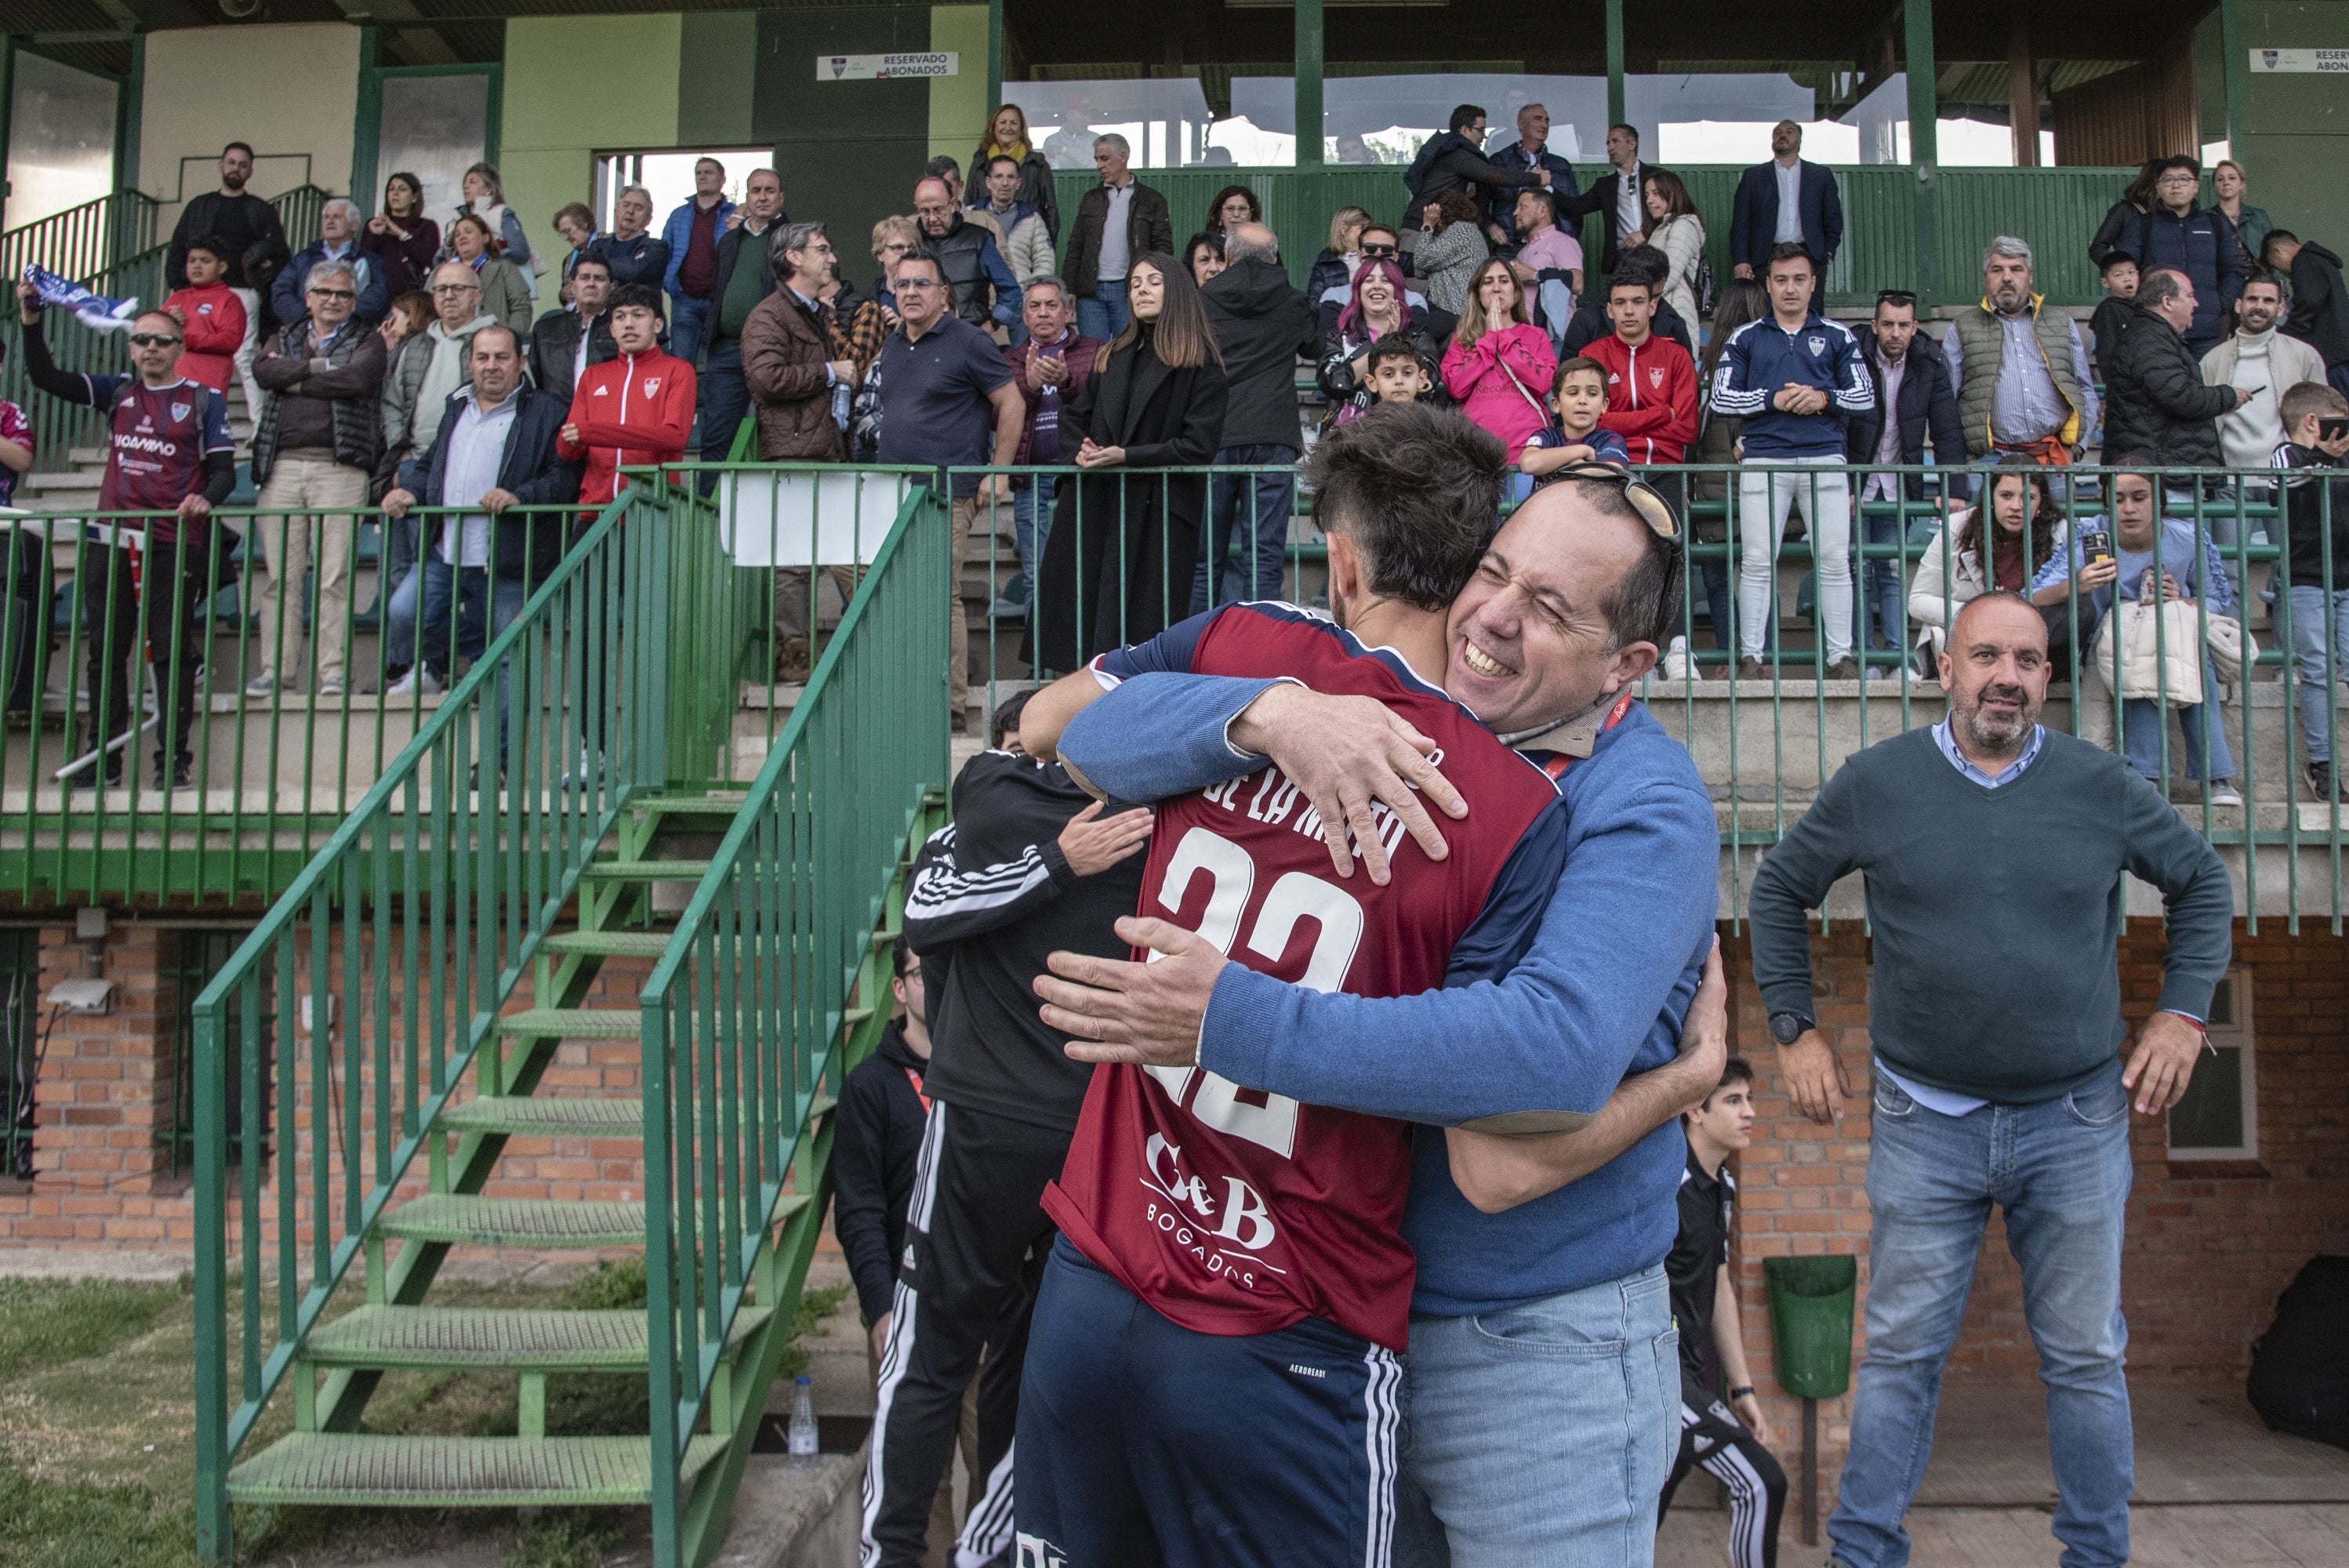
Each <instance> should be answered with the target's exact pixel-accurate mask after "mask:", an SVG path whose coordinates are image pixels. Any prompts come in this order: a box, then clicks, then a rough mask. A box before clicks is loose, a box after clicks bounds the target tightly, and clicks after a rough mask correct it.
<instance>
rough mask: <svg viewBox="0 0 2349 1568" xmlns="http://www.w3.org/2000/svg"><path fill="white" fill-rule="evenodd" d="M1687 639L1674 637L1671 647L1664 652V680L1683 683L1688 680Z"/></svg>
mask: <svg viewBox="0 0 2349 1568" xmlns="http://www.w3.org/2000/svg"><path fill="white" fill-rule="evenodd" d="M1688 674H1689V655H1688V639H1687V638H1686V637H1674V638H1673V639H1672V645H1671V647H1669V648H1666V649H1665V650H1664V678H1665V679H1666V680H1668V681H1684V680H1686V679H1688Z"/></svg>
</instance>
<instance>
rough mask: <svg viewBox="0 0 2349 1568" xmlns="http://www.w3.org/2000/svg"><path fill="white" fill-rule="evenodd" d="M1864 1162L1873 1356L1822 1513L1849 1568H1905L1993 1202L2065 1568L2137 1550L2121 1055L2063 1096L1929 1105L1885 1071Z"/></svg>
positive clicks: (1865, 1366) (2097, 1565)
mask: <svg viewBox="0 0 2349 1568" xmlns="http://www.w3.org/2000/svg"><path fill="white" fill-rule="evenodd" d="M1875 1110H1876V1114H1875V1126H1874V1133H1873V1138H1872V1141H1871V1143H1870V1145H1869V1149H1868V1208H1869V1210H1870V1211H1871V1212H1872V1213H1873V1216H1874V1219H1873V1227H1874V1229H1873V1234H1872V1235H1871V1236H1870V1237H1869V1240H1868V1359H1867V1360H1866V1361H1864V1362H1863V1363H1861V1365H1860V1368H1859V1374H1858V1377H1857V1379H1856V1380H1855V1382H1854V1386H1853V1394H1852V1411H1851V1452H1850V1456H1849V1457H1848V1458H1847V1459H1846V1460H1844V1466H1843V1498H1842V1501H1840V1502H1839V1503H1838V1504H1837V1507H1836V1511H1835V1516H1834V1517H1833V1518H1832V1519H1830V1520H1828V1521H1827V1539H1828V1541H1829V1542H1831V1543H1832V1544H1833V1546H1834V1549H1835V1550H1834V1556H1835V1559H1836V1561H1837V1562H1838V1563H1846V1564H1847V1565H1848V1568H1901V1564H1903V1563H1907V1562H1908V1561H1909V1532H1907V1531H1906V1530H1905V1529H1903V1528H1902V1527H1901V1517H1902V1515H1904V1514H1905V1513H1907V1512H1908V1510H1909V1501H1910V1500H1911V1499H1913V1498H1914V1497H1915V1496H1916V1495H1917V1487H1918V1484H1919V1483H1920V1481H1922V1480H1923V1479H1924V1476H1925V1462H1926V1460H1928V1459H1929V1458H1930V1457H1931V1452H1932V1446H1933V1416H1934V1412H1935V1409H1936V1408H1937V1407H1938V1406H1939V1404H1940V1391H1941V1372H1942V1368H1943V1367H1944V1366H1945V1365H1946V1364H1947V1363H1948V1360H1949V1355H1950V1348H1951V1346H1952V1345H1954V1344H1955V1343H1956V1342H1957V1337H1958V1325H1959V1323H1960V1321H1961V1319H1962V1318H1963V1317H1964V1316H1965V1311H1966V1294H1967V1292H1968V1290H1969V1289H1970V1288H1971V1286H1972V1284H1973V1278H1974V1267H1975V1262H1976V1258H1977V1255H1978V1254H1979V1253H1980V1252H1981V1251H1982V1229H1983V1226H1984V1225H1985V1223H1986V1222H1988V1220H1989V1218H1990V1211H1991V1205H1992V1204H1993V1203H1995V1204H1996V1205H1998V1206H1999V1208H2001V1209H2002V1210H2003V1211H2004V1212H2005V1214H2006V1240H2007V1247H2008V1249H2009V1250H2010V1251H2011V1252H2013V1253H2014V1258H2015V1261H2016V1262H2017V1263H2018V1264H2022V1266H2023V1319H2024V1321H2025V1322H2026V1323H2027V1324H2028V1325H2029V1326H2030V1328H2031V1338H2032V1342H2033V1344H2034V1345H2035V1346H2038V1350H2039V1380H2040V1381H2041V1382H2042V1383H2044V1384H2045V1385H2046V1387H2047V1439H2048V1441H2047V1446H2048V1449H2049V1450H2050V1452H2051V1453H2052V1455H2053V1456H2054V1470H2055V1491H2056V1493H2057V1495H2058V1496H2059V1497H2060V1499H2061V1500H2062V1501H2060V1502H2059V1503H2058V1505H2057V1507H2056V1510H2055V1518H2054V1531H2055V1538H2056V1539H2057V1540H2059V1541H2061V1542H2063V1543H2064V1554H2063V1556H2062V1558H2061V1560H2060V1561H2061V1562H2062V1564H2063V1568H2103V1565H2105V1564H2117V1563H2126V1562H2127V1561H2128V1554H2129V1550H2128V1501H2129V1489H2130V1487H2131V1485H2132V1484H2133V1483H2134V1481H2135V1479H2136V1472H2137V1458H2136V1448H2135V1443H2134V1439H2133V1438H2132V1436H2131V1434H2130V1431H2129V1400H2128V1383H2127V1378H2126V1377H2124V1376H2123V1373H2122V1361H2123V1352H2124V1351H2125V1350H2126V1349H2127V1345H2128V1328H2127V1325H2126V1324H2124V1323H2123V1322H2122V1321H2121V1233H2122V1228H2123V1216H2124V1211H2125V1210H2126V1209H2127V1204H2128V1193H2129V1181H2130V1178H2131V1175H2132V1170H2131V1166H2130V1163H2129V1144H2128V1140H2129V1107H2128V1096H2127V1093H2126V1092H2125V1091H2124V1090H2123V1089H2122V1088H2121V1067H2120V1063H2119V1062H2118V1061H2113V1062H2109V1063H2107V1064H2106V1065H2105V1066H2104V1067H2103V1068H2099V1069H2098V1070H2097V1073H2096V1076H2095V1078H2091V1079H2089V1080H2088V1082H2086V1083H2085V1084H2083V1085H2082V1086H2081V1087H2080V1088H2076V1089H2074V1090H2073V1091H2072V1092H2071V1093H2070V1094H2068V1095H2064V1096H2063V1097H2061V1098H2060V1099H2049V1100H2042V1101H2040V1102H2039V1103H2038V1104H2036V1105H1990V1106H1984V1107H1982V1109H1979V1110H1977V1111H1975V1112H1974V1113H1973V1114H1972V1115H1971V1116H1962V1117H1952V1116H1943V1115H1940V1113H1939V1112H1937V1111H1931V1110H1928V1109H1925V1108H1924V1107H1923V1106H1921V1105H1919V1104H1918V1103H1917V1102H1916V1101H1915V1100H1913V1099H1910V1098H1909V1096H1908V1095H1906V1094H1904V1093H1902V1092H1901V1091H1900V1090H1899V1088H1896V1087H1894V1085H1893V1084H1892V1083H1891V1081H1890V1080H1889V1079H1888V1078H1885V1077H1884V1075H1883V1074H1881V1073H1878V1075H1877V1080H1876V1108H1875Z"/></svg>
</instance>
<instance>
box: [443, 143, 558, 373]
mask: <svg viewBox="0 0 2349 1568" xmlns="http://www.w3.org/2000/svg"><path fill="white" fill-rule="evenodd" d="M462 190H463V191H464V197H465V199H464V200H463V201H460V202H458V203H457V216H458V217H460V218H468V217H473V218H479V219H481V226H482V227H483V228H484V229H486V230H488V231H489V232H490V233H491V234H492V235H493V236H495V238H496V240H497V242H498V243H497V253H498V254H500V255H502V256H503V257H504V258H505V259H506V260H507V261H510V262H512V263H513V264H514V265H515V267H516V268H518V269H519V270H520V271H521V273H522V275H523V281H524V282H525V283H527V284H529V285H530V291H531V297H532V298H533V299H536V298H537V297H538V274H539V273H543V272H544V271H546V263H544V262H543V261H541V260H540V259H539V257H538V255H537V254H536V253H534V252H533V251H532V250H531V248H530V235H529V234H528V233H527V232H524V230H523V224H522V219H521V218H520V217H519V216H517V215H516V214H515V212H514V210H513V209H512V208H511V207H509V206H507V205H506V192H505V186H504V185H503V184H502V182H501V181H499V179H498V168H497V165H496V164H494V163H476V164H474V165H473V166H472V167H471V169H468V170H465V179H464V182H463V186H462ZM492 314H495V313H494V312H493V313H492ZM529 325H530V323H529V321H528V319H527V318H525V319H524V321H523V325H522V326H520V327H517V328H515V336H516V337H517V338H519V337H520V336H521V335H522V333H523V332H524V331H526V330H527V329H528V327H529Z"/></svg>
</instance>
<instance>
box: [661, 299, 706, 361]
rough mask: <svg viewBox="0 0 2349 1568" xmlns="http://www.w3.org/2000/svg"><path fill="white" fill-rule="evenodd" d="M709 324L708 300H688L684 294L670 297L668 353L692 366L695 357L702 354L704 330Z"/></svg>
mask: <svg viewBox="0 0 2349 1568" xmlns="http://www.w3.org/2000/svg"><path fill="white" fill-rule="evenodd" d="M708 325H709V301H708V300H706V299H688V298H687V297H686V296H685V295H684V294H671V295H669V296H668V351H669V352H670V353H671V354H674V355H676V356H678V358H679V359H682V360H684V361H685V362H686V363H687V364H688V365H692V364H693V363H694V356H695V355H696V354H698V353H699V352H700V350H701V334H702V329H703V328H704V327H706V326H708Z"/></svg>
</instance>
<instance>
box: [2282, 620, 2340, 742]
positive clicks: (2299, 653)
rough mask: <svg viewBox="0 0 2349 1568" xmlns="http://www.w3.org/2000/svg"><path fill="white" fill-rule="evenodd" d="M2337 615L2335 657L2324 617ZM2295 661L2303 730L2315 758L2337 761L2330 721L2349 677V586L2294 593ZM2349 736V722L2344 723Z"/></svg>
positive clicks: (2334, 644)
mask: <svg viewBox="0 0 2349 1568" xmlns="http://www.w3.org/2000/svg"><path fill="white" fill-rule="evenodd" d="M2328 603H2329V604H2330V607H2331V610H2332V614H2333V625H2332V634H2333V656H2332V658H2331V659H2330V660H2329V661H2328V660H2327V659H2326V658H2325V656H2324V654H2325V630H2326V628H2325V624H2324V616H2325V611H2326V608H2327V604H2328ZM2292 664H2293V665H2295V666H2296V671H2297V674H2298V676H2299V677H2300V734H2301V738H2302V740H2304V741H2305V742H2306V743H2307V746H2308V759H2309V760H2310V761H2311V762H2330V761H2332V760H2333V735H2332V731H2331V730H2330V728H2328V725H2329V724H2330V723H2331V722H2333V717H2332V716H2333V709H2334V708H2335V707H2336V706H2338V702H2339V696H2340V694H2339V692H2338V691H2337V690H2336V689H2335V688H2337V687H2338V686H2339V685H2340V683H2341V682H2343V681H2344V680H2349V588H2342V589H2334V590H2333V591H2332V592H2331V593H2327V592H2326V591H2325V590H2323V589H2322V588H2302V587H2295V588H2293V589H2292ZM2341 727H2342V732H2343V738H2344V739H2349V721H2344V722H2343V723H2342V726H2341Z"/></svg>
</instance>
